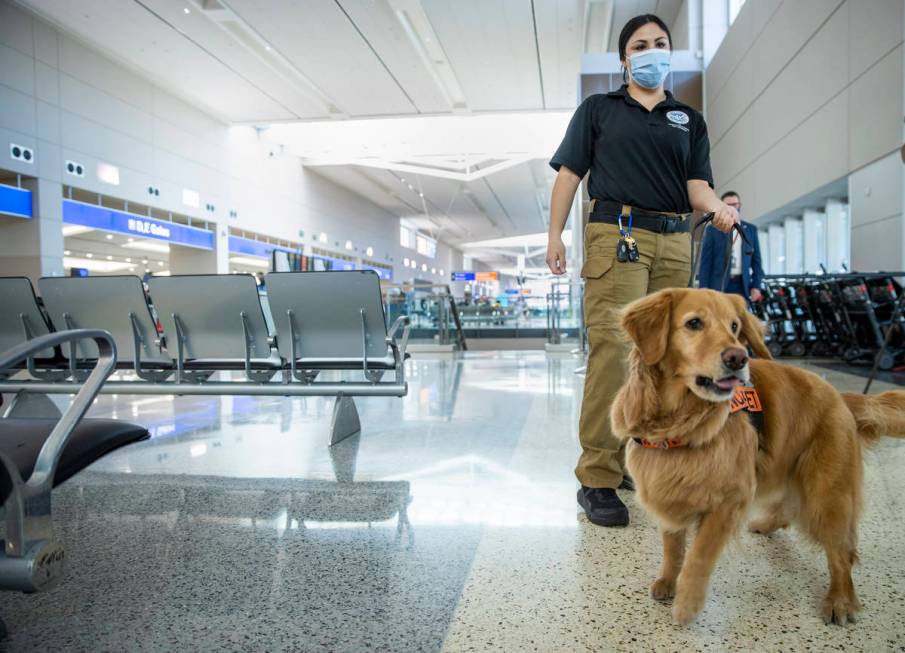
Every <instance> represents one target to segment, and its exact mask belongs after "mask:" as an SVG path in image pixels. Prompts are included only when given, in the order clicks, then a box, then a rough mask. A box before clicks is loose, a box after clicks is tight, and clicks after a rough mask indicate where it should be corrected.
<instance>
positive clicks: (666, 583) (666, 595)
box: [650, 578, 676, 601]
mask: <svg viewBox="0 0 905 653" xmlns="http://www.w3.org/2000/svg"><path fill="white" fill-rule="evenodd" d="M650 595H651V597H652V598H654V599H656V600H657V601H668V600H669V599H671V598H673V597H674V596H675V595H676V581H674V580H672V579H670V578H658V579H657V580H655V581H654V582H653V584H651V586H650Z"/></svg>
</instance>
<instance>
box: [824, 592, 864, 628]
mask: <svg viewBox="0 0 905 653" xmlns="http://www.w3.org/2000/svg"><path fill="white" fill-rule="evenodd" d="M860 609H861V604H860V603H858V599H857V598H856V597H854V596H846V595H845V594H836V595H831V594H827V595H826V597H825V598H824V599H823V602H822V603H821V604H820V612H821V614H822V615H823V623H825V624H827V625H829V624H836V625H837V626H844V625H846V624H847V623H849V622H851V623H854V622H855V616H856V614H857V612H858V610H860Z"/></svg>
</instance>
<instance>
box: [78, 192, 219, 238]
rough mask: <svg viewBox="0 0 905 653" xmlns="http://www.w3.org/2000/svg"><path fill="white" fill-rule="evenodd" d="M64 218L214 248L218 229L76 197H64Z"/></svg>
mask: <svg viewBox="0 0 905 653" xmlns="http://www.w3.org/2000/svg"><path fill="white" fill-rule="evenodd" d="M63 222H65V223H66V224H77V225H81V226H83V227H91V228H92V229H100V230H101V231H112V232H114V233H119V234H129V235H130V236H141V237H143V238H153V239H155V240H162V241H165V242H168V243H172V244H174V245H184V246H186V247H196V248H198V249H214V233H213V232H212V231H208V230H207V229H198V228H197V227H189V226H187V225H184V224H176V223H175V222H166V221H164V220H155V219H154V218H146V217H144V216H141V215H134V214H132V213H126V212H125V211H117V210H115V209H108V208H106V207H103V206H95V205H93V204H83V203H81V202H76V201H74V200H63Z"/></svg>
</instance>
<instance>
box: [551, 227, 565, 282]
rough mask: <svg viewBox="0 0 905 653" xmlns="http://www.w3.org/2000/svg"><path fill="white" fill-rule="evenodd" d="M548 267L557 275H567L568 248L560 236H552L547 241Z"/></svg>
mask: <svg viewBox="0 0 905 653" xmlns="http://www.w3.org/2000/svg"><path fill="white" fill-rule="evenodd" d="M547 266H548V267H549V268H550V272H552V273H553V274H555V275H561V274H565V273H566V246H565V245H564V244H563V242H562V238H561V237H559V236H550V240H549V241H547Z"/></svg>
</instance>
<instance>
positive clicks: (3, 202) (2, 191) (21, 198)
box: [0, 184, 32, 218]
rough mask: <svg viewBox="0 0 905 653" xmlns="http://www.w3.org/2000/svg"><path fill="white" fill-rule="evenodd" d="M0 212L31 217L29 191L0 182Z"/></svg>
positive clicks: (20, 216)
mask: <svg viewBox="0 0 905 653" xmlns="http://www.w3.org/2000/svg"><path fill="white" fill-rule="evenodd" d="M0 213H4V214H6V215H14V216H16V217H17V218H31V217H32V210H31V191H30V190H27V189H25V188H15V187H13V186H4V185H3V184H0Z"/></svg>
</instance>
